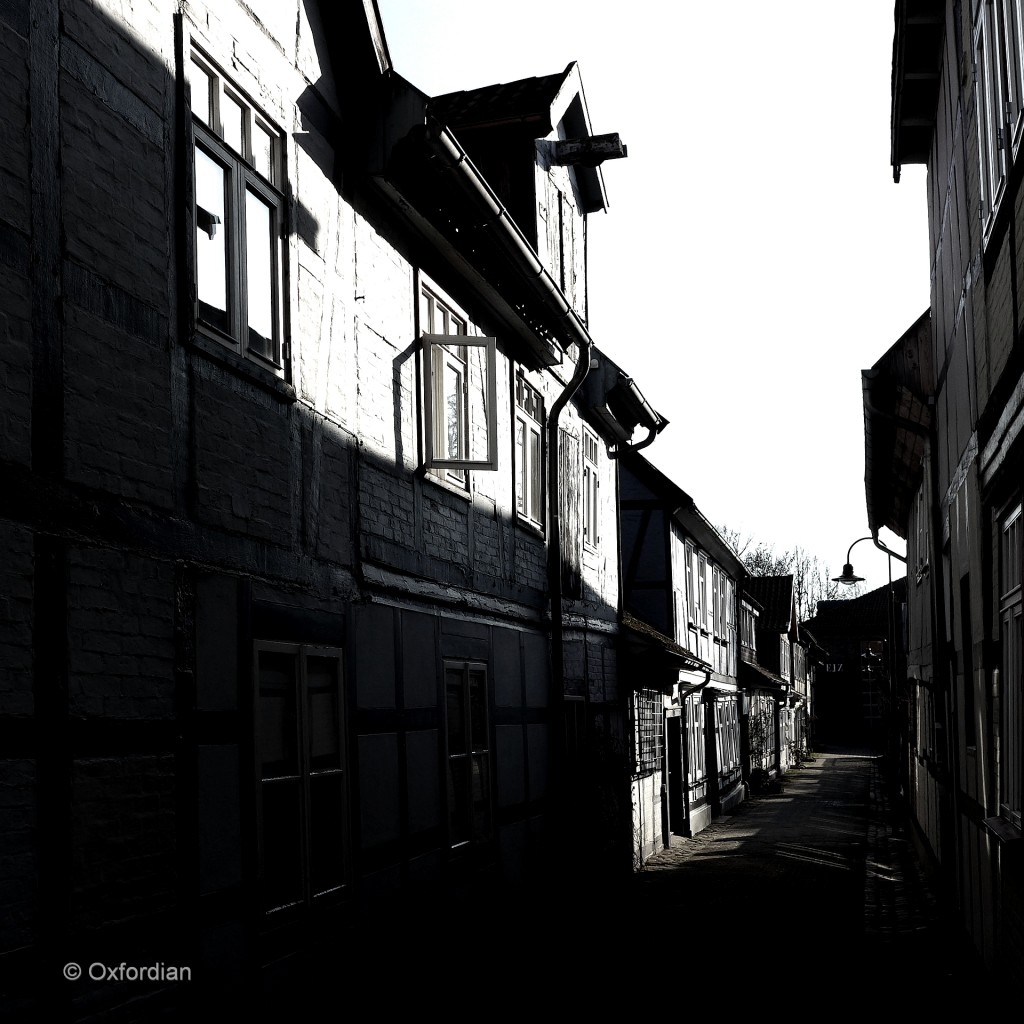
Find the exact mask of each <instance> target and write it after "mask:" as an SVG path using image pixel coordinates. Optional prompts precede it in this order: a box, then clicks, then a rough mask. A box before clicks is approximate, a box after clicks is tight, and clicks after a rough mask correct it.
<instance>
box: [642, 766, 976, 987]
mask: <svg viewBox="0 0 1024 1024" xmlns="http://www.w3.org/2000/svg"><path fill="white" fill-rule="evenodd" d="M628 899H629V902H631V903H633V904H634V909H635V912H636V914H637V917H640V918H642V917H643V916H644V913H645V910H647V909H653V908H655V907H660V908H662V909H663V911H664V913H665V916H666V920H667V921H673V920H677V919H680V920H686V921H692V922H700V925H699V928H700V931H701V933H702V941H701V942H700V944H699V948H701V949H704V950H713V949H723V950H725V949H728V948H729V947H730V945H731V944H732V943H733V942H735V941H736V940H737V938H738V936H737V927H739V928H740V929H741V931H742V936H741V937H739V938H740V942H741V945H742V947H743V949H744V958H743V959H744V961H745V969H744V971H743V974H744V976H745V977H746V978H748V979H750V980H754V979H757V978H770V977H774V976H778V975H779V973H780V971H781V972H783V973H784V972H785V971H786V970H787V969H788V970H792V971H797V972H799V973H800V974H801V976H804V977H806V978H808V979H809V980H810V979H815V980H814V981H813V984H814V986H815V987H818V986H820V984H821V983H822V981H823V979H824V980H826V981H827V979H829V978H834V979H835V980H836V981H837V982H839V981H842V983H843V985H844V992H845V993H846V994H845V996H844V998H847V997H848V998H851V999H853V1000H854V1001H858V1000H860V999H861V998H864V999H867V998H868V997H869V996H870V992H868V991H865V990H864V989H863V988H862V987H860V985H861V982H863V983H864V984H869V987H870V988H871V989H873V988H874V987H876V986H881V987H882V988H884V989H885V990H886V991H889V992H894V993H898V991H899V989H900V987H901V985H904V984H906V979H908V978H911V977H913V978H914V979H915V982H914V983H915V986H922V987H923V988H924V989H925V990H927V991H929V992H930V993H932V994H933V995H934V996H935V997H937V998H940V997H941V996H942V995H943V994H948V995H950V996H952V995H955V994H958V993H961V992H966V991H970V987H969V986H970V984H971V982H972V980H976V979H977V972H978V968H977V964H976V963H975V961H974V958H973V955H972V954H971V953H970V952H969V951H968V950H967V949H966V948H965V944H964V943H963V942H961V941H960V940H959V939H957V938H956V937H955V936H954V935H953V934H952V932H951V930H950V929H949V927H948V925H947V919H946V916H945V914H944V913H943V907H942V905H941V903H940V901H939V900H938V898H937V896H936V894H935V893H934V892H933V891H932V890H931V889H930V887H929V885H928V882H927V880H926V878H925V877H924V872H923V870H922V868H921V865H920V863H919V862H918V860H917V857H916V855H915V853H914V851H913V847H912V845H911V843H910V840H909V837H908V833H907V831H906V826H905V823H904V822H903V821H902V820H901V817H900V815H898V814H897V813H896V812H895V810H894V808H893V806H892V804H891V802H890V800H889V797H888V794H886V792H885V786H884V784H883V778H882V762H881V759H880V758H878V757H876V756H873V755H871V754H866V753H857V752H842V753H840V752H835V753H825V754H820V753H819V754H818V755H817V756H816V760H815V761H813V762H810V763H806V764H804V765H803V766H802V767H800V768H797V769H792V770H790V771H789V772H788V773H787V774H786V776H785V778H784V781H783V784H782V786H781V791H780V792H777V793H773V794H769V795H766V796H761V797H756V798H753V799H751V800H749V801H747V802H745V803H744V804H741V805H740V807H739V808H738V809H737V811H736V813H735V814H733V815H731V816H726V817H723V818H721V819H718V820H717V821H715V822H713V823H712V825H711V826H710V827H709V828H707V829H706V830H704V831H703V832H701V833H699V834H698V835H697V836H695V837H694V838H692V839H677V840H674V842H673V845H672V846H671V847H670V848H669V849H667V850H663V851H662V852H660V853H658V854H657V855H656V856H655V857H654V858H652V859H651V860H650V861H649V862H648V864H647V865H646V866H645V868H644V870H643V871H642V872H640V873H639V874H638V875H637V876H636V877H635V879H634V885H633V888H632V892H631V893H630V895H629V897H628ZM787 906H788V908H789V910H790V913H780V910H782V909H783V908H785V907H787ZM738 922H739V924H738ZM780 922H786V923H787V924H786V926H784V927H783V928H780ZM794 924H795V928H794V927H792V926H793V925H794ZM837 972H838V973H837ZM852 979H861V982H858V983H857V984H856V985H852V986H849V982H850V981H851V980H852ZM847 986H849V987H847Z"/></svg>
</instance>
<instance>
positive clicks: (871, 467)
mask: <svg viewBox="0 0 1024 1024" xmlns="http://www.w3.org/2000/svg"><path fill="white" fill-rule="evenodd" d="M861 386H862V391H863V403H864V496H865V499H866V501H867V512H868V526H869V528H870V529H871V532H872V533H875V532H876V531H877V530H878V529H880V528H881V527H883V526H887V527H888V528H889V529H890V530H892V531H893V533H895V534H896V535H897V536H900V537H904V538H905V537H906V535H907V533H906V524H907V517H908V515H909V512H910V507H911V503H912V501H913V498H914V494H915V492H916V489H917V485H918V480H919V478H920V472H921V462H922V460H923V459H924V452H925V442H926V440H927V438H928V433H929V430H930V429H931V425H932V412H931V409H930V408H929V405H928V400H929V398H930V397H931V396H932V395H934V393H935V366H934V358H933V350H932V325H931V314H930V313H929V311H927V310H926V311H925V312H924V313H923V314H922V315H921V316H920V317H918V319H917V320H916V321H915V322H914V323H913V324H912V325H911V327H910V328H909V329H908V330H907V331H906V332H905V333H904V334H903V335H902V337H900V338H899V340H898V341H896V343H895V344H894V345H893V346H892V347H891V348H890V349H889V350H888V351H887V352H886V353H885V354H884V355H883V356H882V357H881V358H880V359H879V360H878V362H876V363H875V365H874V366H872V367H871V369H870V370H863V371H862V372H861Z"/></svg>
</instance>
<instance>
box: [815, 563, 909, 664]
mask: <svg viewBox="0 0 1024 1024" xmlns="http://www.w3.org/2000/svg"><path fill="white" fill-rule="evenodd" d="M892 590H893V598H894V599H895V601H896V602H897V603H898V604H900V603H902V602H903V601H905V600H906V596H907V578H906V577H905V576H903V577H901V578H900V579H898V580H893V583H892ZM800 629H801V630H804V629H807V630H808V631H809V632H810V633H811V634H812V635H813V636H814V638H815V639H816V640H817V641H818V643H820V644H821V645H823V646H824V647H828V646H829V644H830V643H835V642H836V641H844V640H884V639H887V638H888V636H889V585H888V584H885V585H883V586H881V587H878V588H877V589H875V590H872V591H869V592H868V593H867V594H861V596H860V597H853V598H850V599H849V600H846V601H819V602H818V614H817V615H815V616H814V617H813V618H811V619H808V620H807V621H806V622H801V623H800Z"/></svg>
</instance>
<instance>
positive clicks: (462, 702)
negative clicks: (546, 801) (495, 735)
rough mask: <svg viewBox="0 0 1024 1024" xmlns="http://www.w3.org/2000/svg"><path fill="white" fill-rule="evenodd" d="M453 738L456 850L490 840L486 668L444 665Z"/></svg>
mask: <svg viewBox="0 0 1024 1024" xmlns="http://www.w3.org/2000/svg"><path fill="white" fill-rule="evenodd" d="M444 677H445V693H446V719H445V721H446V725H447V738H448V836H449V842H450V844H451V845H452V846H462V845H464V844H466V843H481V842H484V841H486V840H487V839H489V838H490V835H491V749H490V732H489V727H488V714H487V700H488V698H487V666H486V665H483V664H479V663H477V662H470V661H446V662H445V665H444Z"/></svg>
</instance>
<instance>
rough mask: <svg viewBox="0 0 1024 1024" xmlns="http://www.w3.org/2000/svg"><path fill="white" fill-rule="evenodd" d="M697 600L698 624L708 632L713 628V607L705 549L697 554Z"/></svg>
mask: <svg viewBox="0 0 1024 1024" xmlns="http://www.w3.org/2000/svg"><path fill="white" fill-rule="evenodd" d="M697 600H698V602H699V609H698V612H697V615H698V619H699V622H698V625H699V626H700V628H701V629H702V630H703V631H704V632H705V633H708V632H710V630H711V609H710V607H708V556H707V555H705V554H704V552H703V551H701V552H698V554H697Z"/></svg>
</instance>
